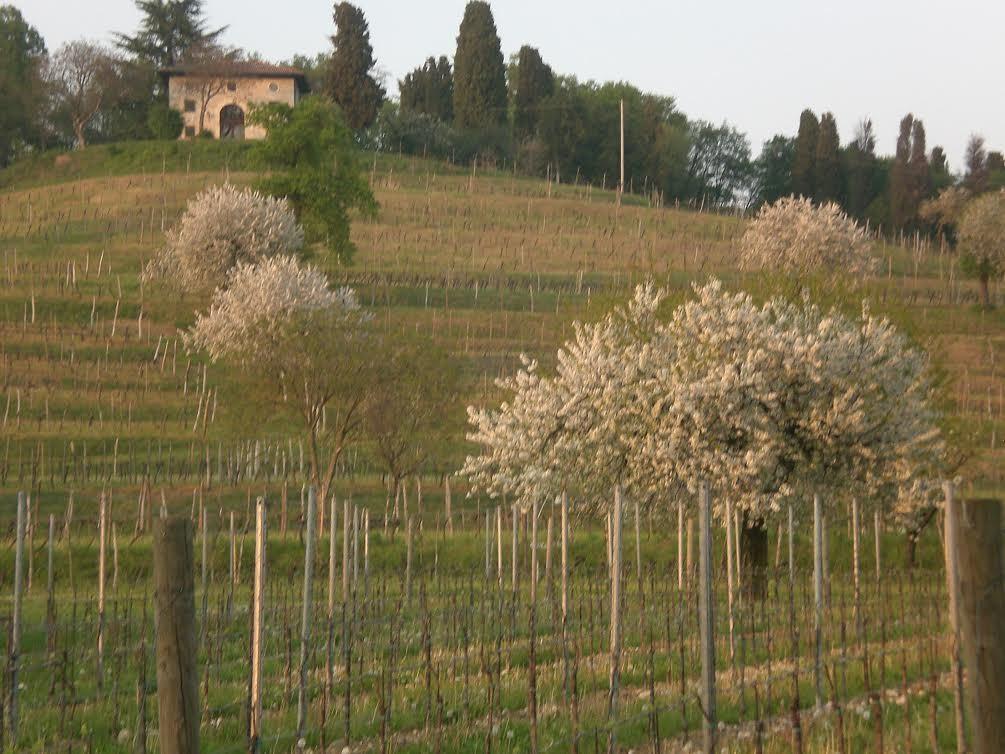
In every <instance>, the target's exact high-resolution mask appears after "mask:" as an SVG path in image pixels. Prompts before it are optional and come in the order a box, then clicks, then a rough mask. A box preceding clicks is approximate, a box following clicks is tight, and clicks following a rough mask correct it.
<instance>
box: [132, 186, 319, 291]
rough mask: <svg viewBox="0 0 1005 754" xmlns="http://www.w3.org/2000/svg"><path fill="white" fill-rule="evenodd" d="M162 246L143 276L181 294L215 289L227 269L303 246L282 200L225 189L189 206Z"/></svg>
mask: <svg viewBox="0 0 1005 754" xmlns="http://www.w3.org/2000/svg"><path fill="white" fill-rule="evenodd" d="M166 236H167V243H166V245H165V246H164V248H163V249H161V251H160V253H159V254H158V255H157V257H155V258H154V259H153V260H152V261H151V263H150V264H149V265H148V266H147V268H146V270H145V271H144V277H145V278H146V279H147V280H152V279H155V278H157V279H164V280H165V281H166V282H168V283H170V284H173V285H176V286H178V287H180V288H181V289H183V290H205V289H210V288H213V287H214V286H218V285H221V284H222V283H223V282H224V281H225V279H226V277H227V274H228V273H229V272H230V270H231V269H233V268H234V267H236V266H237V265H239V264H242V263H244V264H248V263H254V262H257V261H259V260H262V259H268V258H270V257H274V256H279V255H285V256H288V255H292V254H295V253H296V252H298V251H300V249H302V248H303V245H304V231H303V228H301V227H300V225H299V223H297V220H296V217H295V216H294V214H293V210H292V209H291V208H290V205H289V204H288V203H287V201H286V200H285V199H276V198H273V197H270V196H264V195H262V194H260V193H258V192H257V191H252V190H251V189H248V188H243V189H242V188H236V187H235V186H232V185H230V184H225V185H223V186H214V187H212V188H209V189H206V190H205V191H203V192H202V193H200V194H198V195H197V196H196V197H195V198H194V199H192V200H191V201H189V203H188V206H187V207H186V209H185V213H184V214H183V215H182V217H181V219H180V220H179V221H178V223H177V224H176V225H175V226H174V227H173V228H171V229H170V230H169V231H168V232H167V234H166Z"/></svg>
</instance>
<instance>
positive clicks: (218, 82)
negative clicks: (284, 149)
mask: <svg viewBox="0 0 1005 754" xmlns="http://www.w3.org/2000/svg"><path fill="white" fill-rule="evenodd" d="M218 89H219V90H220V91H219V93H216V94H213V96H212V97H208V98H207V101H206V103H205V104H206V110H205V116H204V118H203V125H202V128H203V130H204V131H209V132H210V133H212V134H213V137H214V138H217V139H219V138H220V111H221V110H223V108H225V107H226V106H227V105H237V106H238V107H239V108H241V110H242V112H243V113H244V116H245V119H247V116H248V107H249V105H250V104H256V105H258V104H263V103H267V102H283V103H285V104H287V105H290V106H291V107H292V106H293V105H295V104H296V103H297V101H298V99H299V97H300V92H299V90H298V89H297V83H296V80H295V79H293V78H291V77H285V78H282V77H277V78H264V77H263V78H252V77H235V78H226V77H219V78H217V77H212V78H208V77H207V78H201V77H197V76H180V75H173V76H171V78H170V80H169V81H168V104H169V105H170V106H171V107H172V108H174V109H175V110H177V111H178V112H180V113H181V115H182V121H183V123H184V129H183V131H182V138H183V139H186V138H189V139H190V138H193V137H195V136H197V135H198V134H199V113H200V110H201V109H202V106H203V99H204V98H206V94H207V92H215V91H216V90H218ZM264 136H265V129H263V128H262V127H261V126H252V125H250V124H247V122H246V123H245V127H244V138H246V139H261V138H264Z"/></svg>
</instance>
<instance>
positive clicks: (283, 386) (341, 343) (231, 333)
mask: <svg viewBox="0 0 1005 754" xmlns="http://www.w3.org/2000/svg"><path fill="white" fill-rule="evenodd" d="M368 320H369V318H368V316H367V315H366V313H364V312H363V311H362V310H361V309H360V307H359V304H358V302H357V301H356V296H355V295H354V293H353V292H352V291H351V290H350V289H348V288H342V289H338V290H331V289H330V288H329V285H328V280H327V278H326V277H325V276H324V274H323V273H322V272H321V271H320V270H318V269H317V268H315V267H311V266H303V265H301V264H300V263H299V262H297V260H296V259H294V258H292V257H272V258H270V259H266V260H263V261H261V262H259V263H258V264H255V265H245V264H242V265H238V266H237V267H236V268H234V270H233V271H232V272H231V274H230V278H229V280H228V283H227V285H226V287H225V288H220V289H218V290H217V292H216V294H214V296H213V301H212V305H211V307H210V309H209V311H208V312H205V313H200V314H198V315H197V317H196V321H195V324H194V325H193V326H192V327H191V329H189V330H188V332H187V333H186V344H187V345H188V346H189V348H191V349H193V350H198V351H203V352H205V353H206V354H207V355H208V356H209V358H210V360H211V361H213V362H224V363H227V364H229V365H231V366H232V367H233V368H234V369H235V373H236V374H238V375H240V379H241V380H242V381H243V382H244V384H245V385H246V387H247V392H246V400H245V401H244V403H243V404H242V411H245V412H249V413H254V414H255V415H257V416H259V417H261V418H262V420H268V419H272V418H273V417H274V416H276V415H277V414H278V415H279V416H281V417H283V418H285V419H286V420H287V421H292V422H295V423H296V424H297V425H298V426H299V427H300V429H301V431H302V432H303V436H304V440H305V443H304V445H305V447H306V449H307V454H308V459H309V461H310V477H311V482H312V483H313V484H314V485H315V487H316V488H317V490H318V494H319V496H320V499H321V500H327V499H328V493H329V491H330V490H331V484H332V481H333V480H334V477H335V470H336V468H337V466H338V462H339V459H340V458H341V457H342V454H343V453H344V452H345V449H346V448H347V447H348V445H349V444H350V443H351V442H352V441H353V440H354V439H355V438H357V437H358V436H359V434H360V432H361V430H362V426H363V408H364V406H365V405H366V401H367V398H368V396H369V395H370V390H371V386H372V385H373V382H374V377H375V375H376V372H375V364H376V359H375V353H374V349H373V339H372V337H370V334H369V333H368V327H367V323H368Z"/></svg>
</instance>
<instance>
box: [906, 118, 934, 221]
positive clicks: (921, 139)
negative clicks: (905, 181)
mask: <svg viewBox="0 0 1005 754" xmlns="http://www.w3.org/2000/svg"><path fill="white" fill-rule="evenodd" d="M925 141H926V140H925V125H924V124H923V123H922V122H921V119H920V118H915V120H914V126H913V127H912V129H911V157H910V159H909V160H908V163H907V170H908V173H909V176H910V211H911V220H912V222H913V221H914V220H915V219H916V218H917V215H918V209H919V208H920V207H921V203H922V202H923V201H924V200H925V199H927V198H928V197H929V196H930V195H931V193H932V183H931V180H930V178H929V174H928V152H927V150H928V147H927V146H926V144H925Z"/></svg>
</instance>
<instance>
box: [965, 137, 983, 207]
mask: <svg viewBox="0 0 1005 754" xmlns="http://www.w3.org/2000/svg"><path fill="white" fill-rule="evenodd" d="M965 162H966V163H967V172H966V173H965V174H964V176H963V185H964V186H966V187H967V188H968V189H970V190H971V191H973V192H974V193H975V194H979V193H981V192H982V191H984V190H985V189H987V186H988V157H987V152H985V150H984V137H983V136H978V135H977V134H974V135H972V136H971V137H970V141H968V142H967V154H966V158H965Z"/></svg>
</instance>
